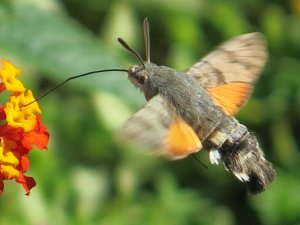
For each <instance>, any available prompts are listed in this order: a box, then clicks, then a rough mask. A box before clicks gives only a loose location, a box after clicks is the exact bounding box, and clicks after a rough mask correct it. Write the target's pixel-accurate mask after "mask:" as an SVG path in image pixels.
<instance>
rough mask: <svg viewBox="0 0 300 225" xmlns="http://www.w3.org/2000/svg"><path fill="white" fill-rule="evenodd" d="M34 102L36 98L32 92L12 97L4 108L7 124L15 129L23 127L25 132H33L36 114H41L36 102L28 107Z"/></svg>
mask: <svg viewBox="0 0 300 225" xmlns="http://www.w3.org/2000/svg"><path fill="white" fill-rule="evenodd" d="M32 101H34V97H33V94H32V92H31V91H30V90H28V91H27V93H26V92H23V93H21V94H19V95H17V96H14V95H13V96H10V97H9V101H8V102H7V103H6V105H5V108H4V111H5V114H6V121H7V124H8V125H10V126H12V127H14V128H20V127H21V128H23V129H24V131H25V132H28V131H31V130H32V129H33V128H34V127H35V125H36V113H41V110H40V108H39V106H38V104H37V103H36V102H33V103H31V104H30V105H28V106H26V104H28V103H30V102H32Z"/></svg>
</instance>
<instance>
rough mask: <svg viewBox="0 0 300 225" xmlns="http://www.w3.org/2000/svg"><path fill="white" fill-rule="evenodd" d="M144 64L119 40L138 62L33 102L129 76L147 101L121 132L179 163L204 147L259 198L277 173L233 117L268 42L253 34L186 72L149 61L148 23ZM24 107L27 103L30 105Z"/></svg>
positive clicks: (256, 73)
mask: <svg viewBox="0 0 300 225" xmlns="http://www.w3.org/2000/svg"><path fill="white" fill-rule="evenodd" d="M143 28H144V41H145V51H146V60H145V61H144V60H143V59H142V57H141V56H140V55H139V54H138V53H137V52H136V51H135V50H133V49H132V48H130V46H129V45H128V44H127V43H126V42H125V41H124V40H123V39H121V38H119V39H118V41H119V42H120V43H121V44H122V45H123V46H124V47H125V48H126V49H127V50H129V51H130V52H131V53H133V54H134V55H135V56H136V57H137V59H138V60H139V62H140V64H138V65H134V66H132V67H130V68H129V69H128V70H126V69H104V70H98V71H92V72H88V73H84V74H80V75H76V76H71V77H69V78H68V79H66V80H65V81H63V82H62V83H60V84H59V85H57V86H56V87H54V88H52V89H51V90H49V91H48V92H46V93H45V94H43V95H42V96H40V97H39V98H37V99H35V100H34V101H32V102H30V103H28V104H27V105H30V104H32V103H33V102H35V101H38V100H40V99H41V98H43V97H45V96H46V95H48V94H50V93H51V92H53V91H54V90H56V89H57V88H59V87H61V86H62V85H64V84H65V83H67V82H68V81H70V80H73V79H77V78H79V77H83V76H88V75H92V74H95V73H101V72H112V71H119V72H127V73H128V78H129V80H130V81H131V82H132V83H133V84H134V85H135V86H136V87H138V88H139V89H140V90H141V91H142V92H143V94H144V95H145V98H146V100H147V104H146V105H145V106H144V107H143V108H142V109H140V110H139V111H138V112H136V113H135V114H134V115H133V116H132V117H131V118H129V119H128V120H127V121H126V122H125V124H124V125H123V126H122V127H121V129H120V131H119V133H118V135H119V136H120V137H121V139H123V140H126V141H130V142H131V143H134V144H135V145H138V146H141V147H142V148H143V149H147V150H149V151H150V152H152V153H154V154H158V155H164V156H167V157H168V158H170V159H181V158H184V157H187V156H189V155H192V154H194V153H196V152H198V151H200V150H201V149H203V148H204V149H207V150H208V151H209V159H210V162H211V163H212V164H220V163H222V164H223V165H224V167H225V169H226V170H228V171H229V172H231V173H232V174H233V175H234V176H236V177H237V178H238V179H239V180H240V181H242V182H245V183H246V184H247V187H248V189H249V190H250V191H251V192H252V193H259V192H262V191H264V190H265V188H266V187H267V186H268V185H269V184H270V183H271V182H272V180H273V178H274V177H275V175H276V173H275V170H274V169H273V166H272V164H271V163H270V162H269V161H267V160H266V159H265V157H264V153H263V151H262V150H261V148H260V146H259V144H258V141H257V139H256V137H255V136H254V135H253V134H251V133H250V132H249V131H248V129H247V127H246V126H244V125H242V124H240V123H239V122H238V121H237V119H236V118H235V117H234V115H235V114H236V113H237V112H238V111H239V109H240V108H241V107H242V106H243V105H244V104H245V102H246V101H247V99H248V97H249V96H250V94H251V92H252V87H253V83H254V82H255V81H256V80H257V78H258V76H259V74H260V72H261V71H262V69H263V67H264V65H265V63H266V60H267V51H266V43H265V40H264V37H263V35H262V34H260V33H249V34H244V35H241V36H238V37H236V38H233V39H232V40H229V41H227V42H225V43H223V44H221V45H220V46H219V47H217V48H216V49H215V50H214V51H212V52H211V53H209V54H208V55H206V56H205V57H204V58H202V59H201V60H199V61H198V62H196V63H195V64H194V65H192V66H190V67H189V68H188V69H187V70H185V71H184V72H179V71H176V70H175V69H173V68H169V67H166V66H158V65H156V64H154V63H151V62H150V34H149V22H148V20H147V18H146V19H145V20H144V26H143ZM27 105H25V106H27Z"/></svg>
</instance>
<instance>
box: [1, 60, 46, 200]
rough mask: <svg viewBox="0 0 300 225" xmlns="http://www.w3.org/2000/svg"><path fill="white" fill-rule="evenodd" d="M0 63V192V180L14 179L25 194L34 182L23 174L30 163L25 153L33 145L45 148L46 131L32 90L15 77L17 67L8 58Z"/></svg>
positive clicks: (17, 71) (17, 72) (2, 186)
mask: <svg viewBox="0 0 300 225" xmlns="http://www.w3.org/2000/svg"><path fill="white" fill-rule="evenodd" d="M1 63H2V68H1V69H0V79H1V80H0V93H2V92H3V91H7V92H8V93H9V96H8V101H7V102H6V104H5V106H2V105H0V194H1V193H2V192H3V189H4V180H11V179H15V181H16V182H17V183H20V184H21V185H22V186H23V188H24V189H25V191H26V195H29V194H30V190H31V188H33V187H34V186H35V184H36V183H35V180H34V178H32V177H28V176H25V175H24V173H26V171H27V170H28V169H29V166H30V162H29V159H28V158H27V155H28V153H29V152H30V151H31V150H32V149H33V147H34V146H36V147H37V148H39V149H41V150H43V149H47V145H48V140H49V133H48V131H47V127H46V126H45V125H44V124H43V123H42V120H41V115H40V114H41V110H40V108H39V106H38V104H37V102H34V97H33V94H32V92H31V91H30V90H26V89H25V87H24V85H23V83H22V82H21V81H20V80H18V79H17V78H16V77H17V76H19V75H20V74H21V70H20V69H18V68H16V67H15V66H14V65H13V64H12V63H10V62H9V61H6V60H3V59H2V60H1Z"/></svg>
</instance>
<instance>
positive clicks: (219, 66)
mask: <svg viewBox="0 0 300 225" xmlns="http://www.w3.org/2000/svg"><path fill="white" fill-rule="evenodd" d="M266 60H267V52H266V43H265V40H264V37H263V36H262V35H261V34H260V33H250V34H244V35H241V36H238V37H236V38H234V39H232V40H229V41H228V42H225V43H224V44H221V45H220V46H219V47H217V48H216V49H215V50H214V51H213V52H211V53H210V54H208V55H207V56H205V57H204V58H203V59H201V60H200V61H199V62H197V63H195V64H194V65H192V66H191V67H189V68H188V69H187V70H186V71H185V72H186V74H187V75H190V76H193V77H194V78H195V79H196V80H197V82H199V84H201V85H202V86H203V87H205V88H206V89H207V91H208V93H209V94H210V96H211V97H212V98H213V100H214V102H215V104H217V105H218V106H220V107H221V108H222V109H223V110H224V112H225V113H226V114H228V115H233V114H235V113H237V112H238V110H239V109H240V108H241V106H242V105H243V104H244V103H245V102H246V100H247V99H248V97H249V95H250V94H251V92H252V84H253V83H254V82H255V81H256V80H257V78H258V76H259V74H260V72H261V70H262V69H263V67H264V65H265V63H266Z"/></svg>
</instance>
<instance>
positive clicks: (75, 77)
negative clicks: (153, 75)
mask: <svg viewBox="0 0 300 225" xmlns="http://www.w3.org/2000/svg"><path fill="white" fill-rule="evenodd" d="M113 71H117V72H127V73H128V70H126V69H105V70H96V71H91V72H87V73H83V74H79V75H75V76H71V77H69V78H67V79H66V80H64V81H63V82H61V83H60V84H58V85H57V86H55V87H54V88H52V89H50V90H49V91H47V92H46V93H44V94H42V95H41V96H39V97H38V98H36V99H35V100H33V101H31V102H29V103H27V104H26V105H24V107H26V106H28V105H30V104H32V103H34V102H37V101H39V100H40V99H42V98H44V97H46V96H47V95H49V94H50V93H51V92H53V91H55V90H56V89H58V88H60V87H61V86H63V85H64V84H65V83H67V82H69V81H71V80H74V79H77V78H79V77H85V76H88V75H92V74H95V73H102V72H113Z"/></svg>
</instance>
